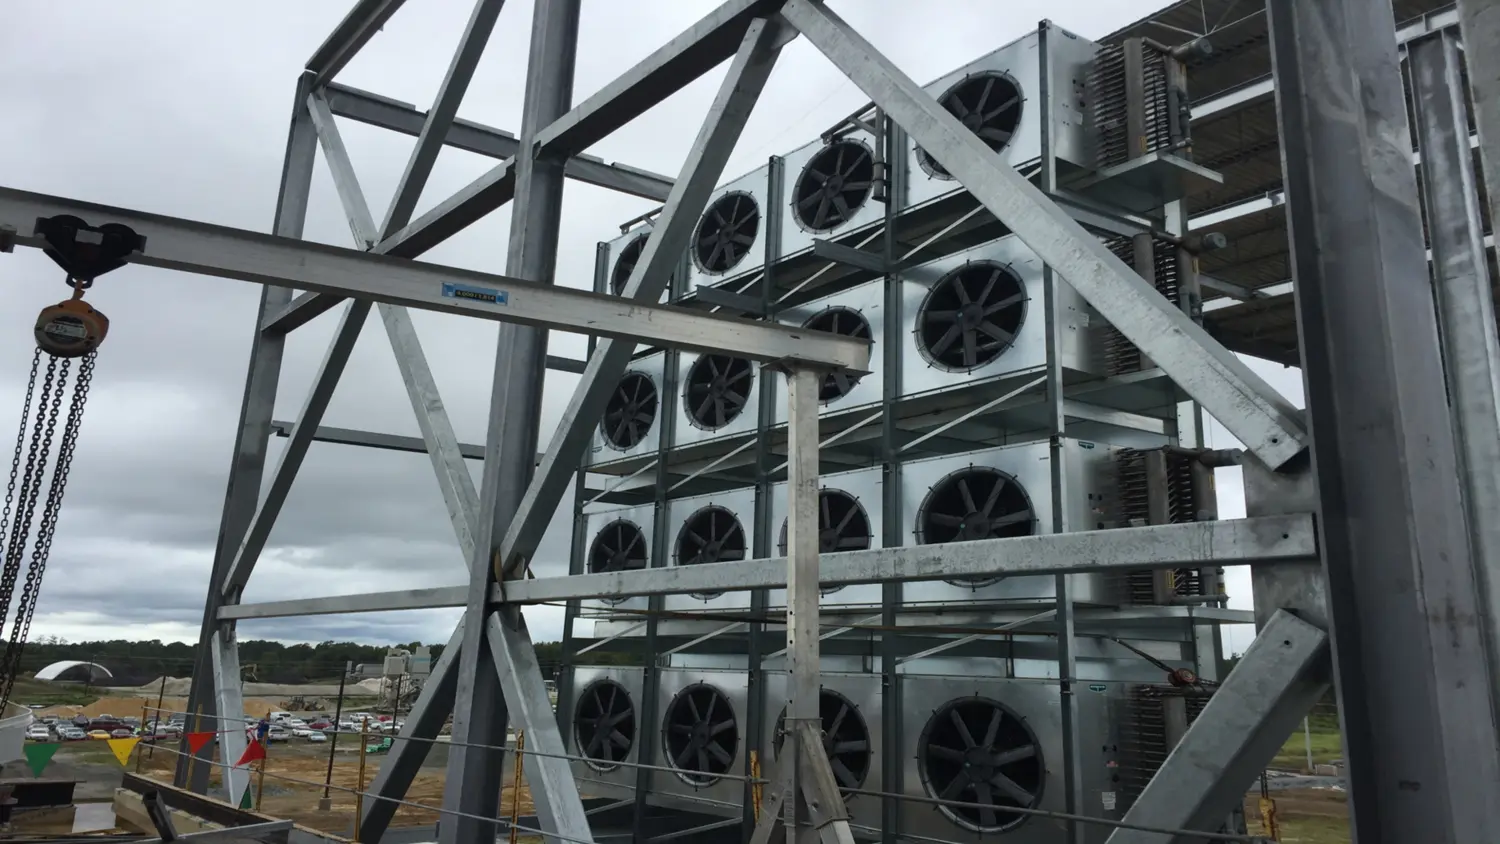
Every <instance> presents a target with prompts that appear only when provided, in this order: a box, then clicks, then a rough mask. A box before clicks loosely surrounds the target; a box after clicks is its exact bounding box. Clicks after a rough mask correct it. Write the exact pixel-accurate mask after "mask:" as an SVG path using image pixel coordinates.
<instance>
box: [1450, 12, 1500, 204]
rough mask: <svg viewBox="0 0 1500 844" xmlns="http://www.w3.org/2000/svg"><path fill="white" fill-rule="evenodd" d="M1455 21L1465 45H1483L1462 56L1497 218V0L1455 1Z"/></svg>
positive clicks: (1499, 37) (1486, 182)
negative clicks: (1465, 63)
mask: <svg viewBox="0 0 1500 844" xmlns="http://www.w3.org/2000/svg"><path fill="white" fill-rule="evenodd" d="M1458 20H1459V25H1460V26H1461V27H1462V30H1463V39H1464V43H1465V44H1478V45H1483V46H1482V47H1481V48H1480V49H1476V50H1475V51H1474V52H1472V53H1470V54H1468V55H1467V56H1465V61H1466V62H1467V63H1468V71H1469V92H1470V94H1471V95H1472V99H1473V103H1474V122H1475V123H1476V124H1478V127H1479V157H1480V160H1481V162H1482V163H1483V164H1484V185H1485V194H1486V195H1487V196H1488V197H1489V202H1490V219H1491V220H1497V219H1500V53H1497V52H1496V51H1495V49H1494V47H1495V45H1496V44H1500V2H1497V0H1458Z"/></svg>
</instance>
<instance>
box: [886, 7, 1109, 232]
mask: <svg viewBox="0 0 1500 844" xmlns="http://www.w3.org/2000/svg"><path fill="white" fill-rule="evenodd" d="M1047 35H1048V38H1047V48H1048V51H1049V52H1050V53H1051V56H1052V61H1051V64H1052V74H1051V76H1050V78H1049V85H1048V88H1049V91H1048V96H1049V97H1050V98H1051V101H1052V111H1053V125H1052V143H1053V145H1054V149H1055V150H1056V155H1057V157H1058V159H1059V160H1060V161H1062V162H1063V163H1065V164H1072V165H1075V166H1077V167H1079V168H1086V169H1092V168H1093V166H1094V156H1093V152H1092V143H1091V141H1090V139H1089V136H1088V130H1087V121H1086V119H1085V111H1086V103H1085V95H1086V91H1087V83H1088V71H1089V67H1090V65H1092V63H1093V60H1094V54H1095V52H1096V51H1097V50H1098V47H1097V46H1096V45H1095V44H1094V43H1093V42H1091V41H1088V40H1086V39H1083V38H1079V37H1078V36H1076V35H1074V34H1072V33H1070V32H1067V31H1065V30H1062V29H1059V28H1057V27H1055V26H1051V25H1048V27H1047ZM1041 43H1042V38H1041V32H1040V31H1038V32H1033V33H1031V34H1030V35H1027V36H1025V37H1023V38H1021V39H1019V40H1017V41H1015V42H1012V43H1011V44H1008V45H1006V46H1004V47H1001V48H1000V49H998V50H996V51H994V52H993V53H990V54H989V55H987V56H984V57H983V58H981V59H978V60H976V61H974V62H971V63H969V64H967V65H965V66H963V67H961V68H959V69H958V70H955V71H953V72H952V73H950V74H948V75H946V76H944V77H943V78H941V79H939V80H937V81H936V82H933V83H931V84H929V85H926V86H924V90H925V91H927V92H928V93H929V94H931V95H932V96H933V97H934V98H936V99H937V101H938V103H939V104H940V105H942V106H943V107H944V108H946V109H947V110H948V111H949V112H950V113H952V114H953V115H954V116H956V117H957V118H958V119H959V120H960V121H961V122H963V124H964V125H965V126H967V127H968V128H969V129H970V130H972V131H973V132H975V134H977V135H978V136H979V137H980V139H981V140H983V141H984V142H985V143H986V144H987V145H988V146H989V147H990V149H992V150H994V151H995V152H996V154H997V155H999V156H1000V158H1001V159H1002V160H1003V161H1005V162H1006V163H1007V164H1009V165H1010V166H1012V167H1015V168H1024V167H1026V165H1029V164H1032V163H1034V162H1036V161H1038V160H1039V159H1040V158H1041V157H1042V111H1043V110H1042V108H1041V99H1040V98H1041V96H1042V86H1041V79H1042V61H1041ZM908 155H909V156H910V162H909V166H908V172H909V173H910V183H909V186H908V189H907V204H908V205H909V206H913V207H915V206H920V205H924V204H926V203H928V202H931V201H933V200H936V199H939V198H941V197H945V196H948V195H951V194H955V193H957V192H958V191H960V190H961V189H962V186H960V185H959V184H958V182H957V181H955V180H954V179H953V177H952V176H950V175H949V174H948V171H947V170H946V169H944V168H943V166H942V165H941V164H939V163H938V162H937V161H936V160H935V159H933V158H932V156H930V155H928V154H927V151H926V150H923V149H922V148H921V147H920V146H918V145H917V144H915V143H912V144H910V145H909V149H908Z"/></svg>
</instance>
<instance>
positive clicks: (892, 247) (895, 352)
mask: <svg viewBox="0 0 1500 844" xmlns="http://www.w3.org/2000/svg"><path fill="white" fill-rule="evenodd" d="M879 125H880V127H881V128H882V130H883V131H884V133H885V137H884V138H883V141H884V146H885V160H886V173H885V176H886V179H887V185H886V201H885V236H884V237H882V238H881V240H880V248H881V256H882V258H884V260H885V264H886V266H887V267H893V266H895V263H896V249H897V241H896V236H897V228H896V225H897V222H898V220H899V219H900V216H901V214H900V212H901V209H902V208H903V207H904V206H905V204H906V184H907V183H906V161H907V157H906V146H905V144H906V133H905V132H904V131H902V129H901V127H900V126H897V125H896V121H894V120H891V119H890V118H888V117H885V116H884V114H883V113H882V114H881V120H880V122H879ZM901 317H902V307H901V273H900V272H899V271H893V272H891V273H890V274H889V275H887V276H886V277H885V331H884V333H883V334H882V336H883V337H886V338H888V339H887V340H886V343H885V346H884V348H882V349H879V350H877V351H879V352H880V354H881V355H883V356H884V358H883V361H882V366H883V368H884V370H885V383H884V385H883V387H882V389H883V390H884V392H883V393H882V394H881V397H880V402H881V406H882V408H883V409H884V411H885V412H884V413H883V414H881V419H880V468H881V488H880V493H881V495H880V498H881V501H880V507H881V525H882V527H881V534H882V535H881V543H882V545H883V547H886V548H895V547H899V546H900V545H901V544H902V542H903V541H904V540H905V538H906V537H905V536H904V531H903V529H902V525H903V522H902V512H901V462H900V461H901V451H900V448H901V442H900V439H899V438H900V435H901V429H900V428H899V427H897V425H896V422H897V416H896V403H897V402H898V401H899V400H900V397H901V343H899V342H891V340H890V339H889V338H895V337H901V336H902V332H903V329H902V325H901ZM901 591H902V584H901V582H900V581H895V580H892V581H887V582H886V583H884V584H882V586H881V602H880V624H881V626H882V627H884V628H885V630H884V631H882V632H881V634H880V741H881V745H882V746H883V747H886V748H890V750H888V751H887V752H885V753H882V754H881V759H880V781H881V784H882V785H881V787H882V788H883V790H884V791H885V792H886V793H887V794H888V795H892V796H888V797H882V798H880V819H881V824H880V840H881V842H882V844H896V839H897V836H898V834H899V833H900V831H901V815H902V811H903V806H902V801H901V799H900V798H899V797H896V796H894V795H898V794H903V793H904V784H905V779H904V772H905V770H906V765H905V764H904V763H905V761H906V760H905V756H904V755H903V754H901V753H899V752H895V749H896V748H900V747H902V746H903V745H902V743H901V741H902V735H901V732H902V731H901V722H902V720H903V719H902V716H901V709H902V706H901V674H900V672H899V671H897V665H896V659H897V657H899V656H900V655H901V652H900V645H901V643H900V641H899V640H898V639H897V637H896V636H894V635H893V634H891V633H890V632H889V631H890V630H892V629H893V628H895V626H896V615H897V613H898V612H899V611H900V609H901Z"/></svg>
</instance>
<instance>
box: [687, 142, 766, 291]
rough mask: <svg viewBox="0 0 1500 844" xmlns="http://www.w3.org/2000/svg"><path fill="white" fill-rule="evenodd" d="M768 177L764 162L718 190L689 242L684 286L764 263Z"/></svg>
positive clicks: (747, 272) (735, 275) (751, 270)
mask: <svg viewBox="0 0 1500 844" xmlns="http://www.w3.org/2000/svg"><path fill="white" fill-rule="evenodd" d="M770 178H771V177H770V168H769V167H760V168H757V169H756V170H754V171H753V172H751V173H749V174H747V175H744V176H741V177H740V178H738V179H735V180H734V181H732V182H729V183H728V184H725V185H722V186H720V187H719V188H718V189H716V190H715V191H714V193H713V196H712V197H710V198H709V200H708V205H707V207H706V208H705V209H704V211H703V214H702V216H700V217H699V218H698V224H697V226H695V227H694V229H693V235H692V240H691V241H690V242H689V245H688V271H687V284H686V288H685V289H686V292H689V293H691V292H692V291H693V290H695V289H696V288H697V287H698V286H699V285H707V286H714V285H719V284H725V283H726V282H729V281H731V280H733V279H746V278H747V277H748V276H751V275H753V274H755V273H758V272H759V271H761V270H762V269H764V267H765V264H766V258H767V255H766V215H767V214H768V213H771V212H770V209H769V208H768V207H767V203H766V195H767V193H768V189H769V187H770ZM773 257H774V256H773ZM747 280H748V279H747ZM728 287H729V289H731V290H733V289H734V286H733V285H732V284H731V285H728Z"/></svg>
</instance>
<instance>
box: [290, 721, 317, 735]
mask: <svg viewBox="0 0 1500 844" xmlns="http://www.w3.org/2000/svg"><path fill="white" fill-rule="evenodd" d="M288 732H290V733H291V734H292V737H293V738H307V737H308V736H310V735H312V734H313V733H315V732H317V730H314V729H313V728H312V727H309V726H307V725H306V724H303V725H302V726H300V727H292V728H291V730H289V731H288Z"/></svg>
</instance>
